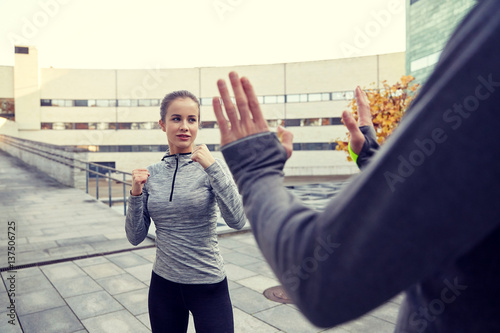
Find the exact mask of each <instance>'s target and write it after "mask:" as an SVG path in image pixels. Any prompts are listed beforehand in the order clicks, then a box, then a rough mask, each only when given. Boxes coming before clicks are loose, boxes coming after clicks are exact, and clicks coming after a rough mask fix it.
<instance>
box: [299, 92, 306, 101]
mask: <svg viewBox="0 0 500 333" xmlns="http://www.w3.org/2000/svg"><path fill="white" fill-rule="evenodd" d="M300 102H307V94H300Z"/></svg>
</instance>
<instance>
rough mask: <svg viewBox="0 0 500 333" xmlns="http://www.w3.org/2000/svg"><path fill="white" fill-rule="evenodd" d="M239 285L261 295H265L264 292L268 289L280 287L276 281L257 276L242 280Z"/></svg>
mask: <svg viewBox="0 0 500 333" xmlns="http://www.w3.org/2000/svg"><path fill="white" fill-rule="evenodd" d="M238 283H239V284H241V285H242V286H245V287H247V288H250V289H252V290H255V291H256V292H258V293H261V294H263V293H264V290H266V289H268V288H271V287H275V286H279V285H280V283H279V282H278V281H277V280H276V279H270V278H268V277H265V276H262V275H255V276H252V277H249V278H246V279H241V280H238Z"/></svg>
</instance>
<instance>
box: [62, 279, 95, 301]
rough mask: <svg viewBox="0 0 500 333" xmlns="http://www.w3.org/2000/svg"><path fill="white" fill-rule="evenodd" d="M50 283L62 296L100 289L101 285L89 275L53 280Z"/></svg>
mask: <svg viewBox="0 0 500 333" xmlns="http://www.w3.org/2000/svg"><path fill="white" fill-rule="evenodd" d="M52 283H53V284H54V287H56V289H57V291H58V292H59V294H61V296H62V297H71V296H76V295H82V294H88V293H92V292H95V291H99V290H102V287H101V286H100V285H98V284H97V283H96V282H95V281H94V280H93V279H92V278H90V277H89V276H82V277H78V278H72V279H64V280H55V281H53V282H52Z"/></svg>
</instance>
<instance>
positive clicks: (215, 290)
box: [148, 272, 234, 333]
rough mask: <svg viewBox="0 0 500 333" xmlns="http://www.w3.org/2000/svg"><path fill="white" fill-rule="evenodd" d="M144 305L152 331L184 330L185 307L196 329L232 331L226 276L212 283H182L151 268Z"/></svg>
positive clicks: (201, 332)
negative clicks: (146, 305) (147, 311)
mask: <svg viewBox="0 0 500 333" xmlns="http://www.w3.org/2000/svg"><path fill="white" fill-rule="evenodd" d="M148 306H149V320H150V321H151V329H152V330H153V332H155V333H167V332H168V333H185V332H186V331H187V327H188V319H189V311H191V313H192V314H193V319H194V326H195V328H196V332H197V333H205V332H206V333H215V332H217V333H223V332H227V333H233V332H234V323H233V307H232V305H231V299H230V298H229V290H228V287H227V279H226V278H225V279H224V280H222V281H221V282H219V283H214V284H182V283H175V282H171V281H168V280H165V279H164V278H162V277H161V276H159V275H157V274H156V273H155V272H153V274H152V275H151V285H150V286H149V300H148Z"/></svg>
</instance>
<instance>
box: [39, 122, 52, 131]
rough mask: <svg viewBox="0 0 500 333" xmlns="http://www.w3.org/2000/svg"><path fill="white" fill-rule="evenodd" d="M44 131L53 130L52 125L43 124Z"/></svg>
mask: <svg viewBox="0 0 500 333" xmlns="http://www.w3.org/2000/svg"><path fill="white" fill-rule="evenodd" d="M41 125H42V127H41V128H42V129H43V130H51V129H52V123H42V124H41Z"/></svg>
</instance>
